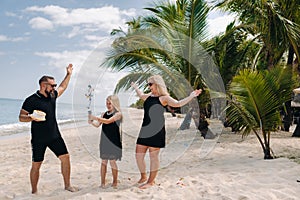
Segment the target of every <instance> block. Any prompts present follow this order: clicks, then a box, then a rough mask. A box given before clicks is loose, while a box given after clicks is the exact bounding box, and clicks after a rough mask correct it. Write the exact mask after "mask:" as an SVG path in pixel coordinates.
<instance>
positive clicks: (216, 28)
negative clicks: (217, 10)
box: [208, 15, 234, 36]
mask: <svg viewBox="0 0 300 200" xmlns="http://www.w3.org/2000/svg"><path fill="white" fill-rule="evenodd" d="M233 20H234V16H231V15H224V16H219V17H216V18H211V19H208V27H209V34H210V35H211V36H215V35H218V34H220V33H222V32H225V30H226V27H227V25H228V24H229V23H231V22H232V21H233Z"/></svg>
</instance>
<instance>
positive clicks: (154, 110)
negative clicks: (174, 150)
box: [136, 96, 166, 148]
mask: <svg viewBox="0 0 300 200" xmlns="http://www.w3.org/2000/svg"><path fill="white" fill-rule="evenodd" d="M164 112H165V108H164V107H163V105H162V104H161V103H160V101H159V97H153V96H149V97H148V98H147V99H146V101H145V102H144V118H143V124H142V128H141V130H140V133H139V137H138V139H137V142H136V143H137V144H141V145H145V146H150V147H159V148H164V147H165V144H166V130H165V117H164Z"/></svg>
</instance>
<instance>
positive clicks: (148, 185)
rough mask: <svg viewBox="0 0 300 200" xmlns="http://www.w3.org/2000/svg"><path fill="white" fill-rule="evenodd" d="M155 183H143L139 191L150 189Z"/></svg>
mask: <svg viewBox="0 0 300 200" xmlns="http://www.w3.org/2000/svg"><path fill="white" fill-rule="evenodd" d="M154 184H155V183H145V184H143V185H141V186H139V188H140V189H147V188H149V187H152V186H153V185H154Z"/></svg>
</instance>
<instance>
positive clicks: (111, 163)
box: [109, 160, 118, 188]
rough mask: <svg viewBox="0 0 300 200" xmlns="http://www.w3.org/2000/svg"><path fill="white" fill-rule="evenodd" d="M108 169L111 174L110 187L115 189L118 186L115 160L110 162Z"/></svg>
mask: <svg viewBox="0 0 300 200" xmlns="http://www.w3.org/2000/svg"><path fill="white" fill-rule="evenodd" d="M109 163H110V167H111V173H112V176H113V183H112V185H111V186H112V187H114V188H116V187H117V185H118V166H117V162H116V160H110V161H109Z"/></svg>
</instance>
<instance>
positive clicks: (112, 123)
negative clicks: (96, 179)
mask: <svg viewBox="0 0 300 200" xmlns="http://www.w3.org/2000/svg"><path fill="white" fill-rule="evenodd" d="M106 107H107V111H106V112H105V113H104V114H103V115H102V116H101V117H96V116H94V115H89V123H90V124H92V125H93V126H95V127H99V126H100V125H101V124H102V131H101V136H100V145H99V148H100V158H101V159H102V161H101V169H100V174H101V187H102V188H104V187H105V177H106V171H107V164H108V161H109V163H110V166H111V170H112V176H113V183H112V187H114V188H116V187H117V184H118V166H117V162H116V161H117V160H121V158H122V141H121V131H120V124H121V120H122V113H121V109H120V102H119V98H118V97H117V96H116V95H111V96H108V97H107V99H106Z"/></svg>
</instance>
